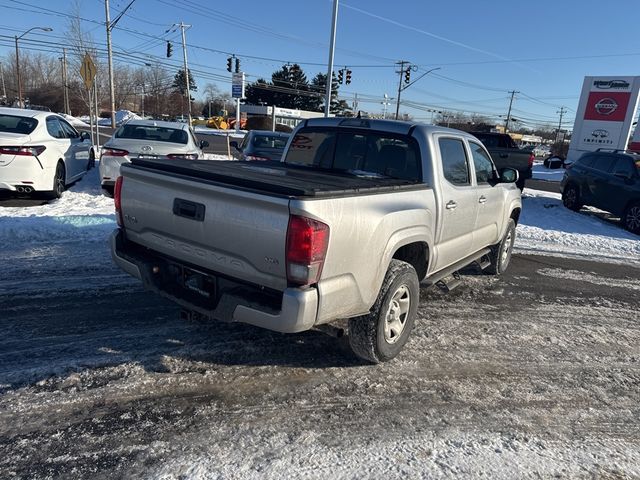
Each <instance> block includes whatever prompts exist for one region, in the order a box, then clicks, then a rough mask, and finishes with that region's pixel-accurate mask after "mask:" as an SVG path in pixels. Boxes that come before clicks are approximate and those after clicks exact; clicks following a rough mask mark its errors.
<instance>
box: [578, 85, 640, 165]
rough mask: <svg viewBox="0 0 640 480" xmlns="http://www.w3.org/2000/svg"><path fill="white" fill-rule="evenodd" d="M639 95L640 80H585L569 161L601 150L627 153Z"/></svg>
mask: <svg viewBox="0 0 640 480" xmlns="http://www.w3.org/2000/svg"><path fill="white" fill-rule="evenodd" d="M639 92H640V77H585V79H584V83H583V84H582V94H581V95H580V103H579V105H578V111H577V113H576V121H575V124H574V126H573V135H572V137H571V145H570V146H569V153H568V155H567V160H568V161H570V162H571V161H575V160H576V159H577V158H578V157H579V156H580V155H582V154H583V153H584V152H587V151H594V150H597V149H598V148H602V149H607V150H615V149H618V150H625V149H626V148H627V142H628V141H629V135H630V133H631V123H632V122H633V119H634V117H635V112H636V109H637V107H638V94H639Z"/></svg>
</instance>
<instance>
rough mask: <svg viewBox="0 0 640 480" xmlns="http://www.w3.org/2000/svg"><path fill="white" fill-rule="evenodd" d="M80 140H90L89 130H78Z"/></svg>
mask: <svg viewBox="0 0 640 480" xmlns="http://www.w3.org/2000/svg"><path fill="white" fill-rule="evenodd" d="M80 140H82V141H83V142H84V141H85V140H91V135H89V132H80Z"/></svg>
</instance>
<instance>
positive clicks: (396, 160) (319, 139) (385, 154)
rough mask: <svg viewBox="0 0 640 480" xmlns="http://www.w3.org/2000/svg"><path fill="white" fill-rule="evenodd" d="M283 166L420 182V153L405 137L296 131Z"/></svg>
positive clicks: (342, 130) (329, 130)
mask: <svg viewBox="0 0 640 480" xmlns="http://www.w3.org/2000/svg"><path fill="white" fill-rule="evenodd" d="M284 163H286V164H289V165H298V166H303V167H309V168H319V169H326V170H333V171H340V172H344V173H348V174H352V175H358V176H367V175H373V176H380V177H388V178H398V179H403V180H411V181H415V182H421V181H422V168H421V167H422V165H421V161H420V149H419V147H418V143H417V142H416V140H415V139H414V138H412V137H410V136H408V135H398V134H393V133H389V132H379V131H370V130H360V129H345V128H339V129H335V128H307V129H301V130H298V132H297V133H296V135H295V136H294V138H293V140H292V141H291V145H290V147H289V149H288V151H287V155H286V157H285V159H284Z"/></svg>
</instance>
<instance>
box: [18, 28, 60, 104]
mask: <svg viewBox="0 0 640 480" xmlns="http://www.w3.org/2000/svg"><path fill="white" fill-rule="evenodd" d="M32 30H42V31H43V32H51V31H53V28H50V27H32V28H30V29H29V30H27V31H26V32H24V33H23V34H22V35H20V36H18V35H16V36H15V39H16V76H17V77H18V106H19V108H22V77H21V76H20V51H19V50H18V40H20V39H21V38H22V37H24V36H25V35H26V34H27V33H29V32H31V31H32Z"/></svg>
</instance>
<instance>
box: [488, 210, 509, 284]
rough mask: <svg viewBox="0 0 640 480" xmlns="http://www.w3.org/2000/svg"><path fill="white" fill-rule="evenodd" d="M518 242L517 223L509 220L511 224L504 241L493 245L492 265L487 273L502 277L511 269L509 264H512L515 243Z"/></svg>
mask: <svg viewBox="0 0 640 480" xmlns="http://www.w3.org/2000/svg"><path fill="white" fill-rule="evenodd" d="M515 240H516V222H515V221H514V220H513V218H510V219H509V223H508V224H507V229H506V230H505V232H504V235H503V237H502V240H500V243H497V244H495V245H492V246H491V247H490V248H491V252H490V253H489V260H490V261H491V265H489V266H488V267H487V268H486V269H485V272H487V273H490V274H491V275H501V274H503V273H504V272H505V271H506V270H507V267H509V263H510V262H511V253H512V251H513V242H515Z"/></svg>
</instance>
